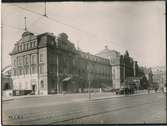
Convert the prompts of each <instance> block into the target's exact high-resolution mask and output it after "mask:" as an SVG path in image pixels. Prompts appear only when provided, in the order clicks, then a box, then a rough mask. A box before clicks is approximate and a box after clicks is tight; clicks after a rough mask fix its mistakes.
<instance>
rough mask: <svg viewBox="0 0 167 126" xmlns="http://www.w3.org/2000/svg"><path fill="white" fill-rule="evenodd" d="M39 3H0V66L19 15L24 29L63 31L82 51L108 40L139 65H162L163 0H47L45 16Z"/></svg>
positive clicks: (93, 50)
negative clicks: (119, 0)
mask: <svg viewBox="0 0 167 126" xmlns="http://www.w3.org/2000/svg"><path fill="white" fill-rule="evenodd" d="M12 5H17V6H19V7H21V8H25V9H28V10H32V11H34V12H36V13H32V12H29V11H26V10H23V9H21V8H18V7H16V6H12ZM44 7H45V6H44V3H26V4H25V3H22V4H18V3H17V4H16V3H13V4H2V23H3V24H4V26H3V30H2V67H5V66H6V65H8V64H10V56H9V53H10V52H11V51H12V49H13V47H14V43H15V42H16V41H18V40H19V39H20V38H21V34H22V33H23V32H24V30H22V29H23V28H24V17H25V16H26V17H27V27H28V30H29V31H31V32H34V33H43V32H53V33H54V34H55V35H58V34H59V33H61V32H65V33H67V34H68V36H69V39H70V40H71V41H72V42H73V43H75V45H77V42H78V45H79V47H80V48H81V50H83V51H86V52H90V53H92V54H95V53H97V52H99V51H101V50H103V49H104V46H105V45H108V47H109V48H110V49H114V50H117V51H120V52H121V53H124V52H125V50H128V51H129V54H130V56H132V57H133V58H134V59H135V60H137V61H138V63H139V64H140V65H143V66H147V67H152V66H157V65H165V62H166V59H165V57H166V56H165V55H166V54H165V51H166V48H165V47H166V45H165V2H163V1H155V2H75V3H73V2H55V3H47V4H46V10H47V16H48V17H49V19H47V18H45V17H42V16H40V14H41V15H43V14H44ZM38 14H39V15H38ZM51 19H54V21H53V20H51ZM55 20H56V21H57V22H56V21H55ZM64 24H66V25H64Z"/></svg>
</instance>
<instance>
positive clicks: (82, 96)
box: [2, 90, 155, 101]
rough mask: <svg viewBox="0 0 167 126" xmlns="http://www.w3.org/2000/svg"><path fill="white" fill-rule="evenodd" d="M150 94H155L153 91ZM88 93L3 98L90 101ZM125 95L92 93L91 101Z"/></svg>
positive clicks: (6, 98) (141, 92)
mask: <svg viewBox="0 0 167 126" xmlns="http://www.w3.org/2000/svg"><path fill="white" fill-rule="evenodd" d="M150 93H155V92H153V91H151V92H150ZM143 94H148V91H147V90H142V91H138V92H137V93H135V94H132V95H126V96H135V95H143ZM88 95H89V94H88V93H77V94H52V95H51V94H50V95H24V96H12V97H4V98H2V101H12V100H17V99H22V98H38V97H57V98H65V97H66V98H69V99H70V100H72V101H81V100H89V98H88ZM123 96H125V95H116V94H113V93H111V92H102V93H99V92H98V93H91V100H99V99H109V98H115V97H123Z"/></svg>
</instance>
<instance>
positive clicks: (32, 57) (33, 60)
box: [31, 55, 36, 64]
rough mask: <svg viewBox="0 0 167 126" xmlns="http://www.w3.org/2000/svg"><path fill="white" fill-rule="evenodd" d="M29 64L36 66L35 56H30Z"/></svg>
mask: <svg viewBox="0 0 167 126" xmlns="http://www.w3.org/2000/svg"><path fill="white" fill-rule="evenodd" d="M31 64H36V55H32V56H31Z"/></svg>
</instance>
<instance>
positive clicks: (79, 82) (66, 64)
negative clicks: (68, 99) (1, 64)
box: [10, 31, 117, 95]
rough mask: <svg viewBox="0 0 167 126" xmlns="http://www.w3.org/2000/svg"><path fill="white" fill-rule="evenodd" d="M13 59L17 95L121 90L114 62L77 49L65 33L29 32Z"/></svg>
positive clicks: (15, 47) (22, 39) (14, 87)
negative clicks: (105, 89) (108, 89)
mask: <svg viewBox="0 0 167 126" xmlns="http://www.w3.org/2000/svg"><path fill="white" fill-rule="evenodd" d="M10 55H11V61H12V80H13V91H14V95H26V94H29V93H33V94H39V95H47V94H52V93H62V92H69V93H77V92H87V91H88V89H92V90H94V91H95V90H98V89H100V88H105V87H107V88H110V87H117V86H116V85H114V84H117V83H113V81H112V66H111V62H110V60H109V59H108V58H102V57H100V56H95V55H92V54H90V53H85V52H82V51H80V50H78V49H76V48H75V45H74V44H73V43H72V42H70V41H69V40H68V36H67V35H66V34H65V33H61V34H59V35H58V36H55V35H54V34H52V33H43V34H39V35H34V34H33V33H31V32H28V31H25V32H24V33H23V34H22V37H21V39H20V40H19V41H17V42H16V43H15V46H14V49H13V50H12V52H11V53H10ZM113 85H114V86H113Z"/></svg>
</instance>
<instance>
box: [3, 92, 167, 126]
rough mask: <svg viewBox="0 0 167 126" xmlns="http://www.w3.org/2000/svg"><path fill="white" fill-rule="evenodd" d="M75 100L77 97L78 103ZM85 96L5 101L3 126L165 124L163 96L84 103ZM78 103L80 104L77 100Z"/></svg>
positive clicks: (153, 95) (155, 95) (146, 95)
mask: <svg viewBox="0 0 167 126" xmlns="http://www.w3.org/2000/svg"><path fill="white" fill-rule="evenodd" d="M77 97H79V98H78V99H77ZM87 97H88V94H86V95H83V96H82V97H80V96H79V95H78V96H77V94H74V95H69V96H68V95H64V96H63V95H62V96H59V97H56V96H54V95H53V96H43V97H30V98H22V99H16V100H11V101H5V102H3V104H2V107H3V115H2V116H3V124H21V125H24V124H25V125H27V124H97V123H101V124H111V123H165V122H166V97H165V94H162V93H152V94H141V95H134V96H123V97H113V98H101V99H95V94H94V97H93V98H92V100H91V101H89V100H88V99H87ZM79 99H80V100H79Z"/></svg>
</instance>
